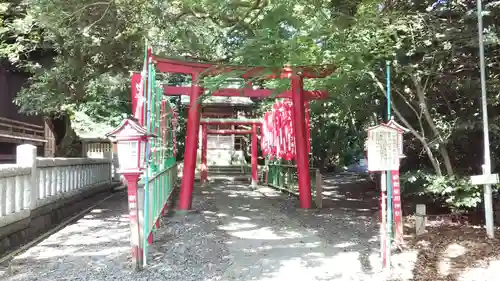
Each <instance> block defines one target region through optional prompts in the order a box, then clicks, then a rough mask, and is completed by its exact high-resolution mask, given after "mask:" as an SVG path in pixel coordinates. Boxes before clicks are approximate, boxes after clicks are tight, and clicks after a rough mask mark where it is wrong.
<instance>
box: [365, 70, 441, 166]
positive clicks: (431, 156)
mask: <svg viewBox="0 0 500 281" xmlns="http://www.w3.org/2000/svg"><path fill="white" fill-rule="evenodd" d="M368 74H369V75H370V77H371V78H372V80H373V82H374V83H375V85H376V86H377V87H378V88H379V89H380V91H381V92H382V93H383V94H384V96H387V94H386V92H385V89H384V85H382V83H381V82H380V81H379V80H378V79H377V77H376V76H375V73H373V72H369V73H368ZM392 109H393V110H394V113H396V115H397V116H398V118H399V119H400V120H401V122H403V125H405V126H406V127H407V128H408V129H409V130H410V132H411V133H412V135H414V136H415V138H417V139H418V140H419V141H420V143H421V144H422V146H423V147H424V150H425V152H426V154H427V157H429V161H430V162H431V164H432V167H433V168H434V171H435V172H436V175H438V176H442V174H443V173H442V171H441V166H440V163H439V161H438V159H437V158H436V157H435V156H434V153H433V152H432V149H431V148H430V146H429V143H427V140H426V139H425V137H424V136H422V135H421V134H420V133H419V132H418V131H417V130H416V129H415V128H413V127H412V126H411V124H410V123H409V122H408V121H407V120H406V119H405V118H404V117H403V115H402V114H401V112H399V110H398V109H397V107H396V106H395V105H394V104H393V105H392ZM427 113H428V111H427ZM429 117H430V114H429ZM431 121H432V118H431ZM432 124H434V123H432ZM434 128H435V126H434ZM448 160H449V157H448Z"/></svg>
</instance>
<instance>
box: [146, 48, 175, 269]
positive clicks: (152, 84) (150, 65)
mask: <svg viewBox="0 0 500 281" xmlns="http://www.w3.org/2000/svg"><path fill="white" fill-rule="evenodd" d="M145 60H146V61H145V63H146V65H147V79H145V82H146V84H147V87H144V89H145V96H146V102H145V104H144V109H145V110H144V120H145V124H144V125H145V127H146V129H147V132H148V134H150V135H153V136H154V137H152V138H151V140H150V142H149V144H148V147H147V149H146V170H145V172H144V175H143V178H142V180H143V183H144V198H143V200H144V201H143V219H142V225H141V226H142V235H143V254H144V256H143V261H144V265H146V264H147V257H148V248H149V245H150V244H151V243H152V242H153V237H154V233H155V232H156V231H157V229H158V227H159V222H160V218H161V216H162V215H163V213H164V211H165V208H166V206H167V202H168V200H169V197H170V195H171V194H172V191H173V190H174V187H175V184H176V181H177V164H176V162H175V151H174V147H175V145H174V134H175V128H174V127H173V121H174V119H173V118H174V116H173V113H174V111H173V105H172V104H170V101H169V100H168V99H167V98H166V97H165V96H164V95H163V88H162V85H161V81H157V80H156V69H155V65H154V62H153V61H147V57H146V58H145Z"/></svg>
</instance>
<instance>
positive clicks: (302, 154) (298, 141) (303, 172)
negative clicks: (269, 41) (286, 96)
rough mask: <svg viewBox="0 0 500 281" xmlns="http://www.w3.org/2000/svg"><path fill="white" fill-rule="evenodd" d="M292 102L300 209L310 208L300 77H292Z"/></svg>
mask: <svg viewBox="0 0 500 281" xmlns="http://www.w3.org/2000/svg"><path fill="white" fill-rule="evenodd" d="M291 80H292V91H293V95H292V100H293V119H292V123H293V126H294V128H293V131H294V134H295V145H296V147H295V150H296V155H295V161H296V163H297V173H298V181H299V199H300V208H302V209H309V208H311V200H312V196H311V177H310V175H309V157H308V153H307V140H306V122H305V107H304V96H303V95H302V89H303V80H302V77H300V76H294V77H292V79H291Z"/></svg>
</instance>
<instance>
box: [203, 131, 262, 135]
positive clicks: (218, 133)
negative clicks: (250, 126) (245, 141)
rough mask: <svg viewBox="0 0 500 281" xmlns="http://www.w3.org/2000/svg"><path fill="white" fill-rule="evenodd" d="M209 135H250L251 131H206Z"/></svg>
mask: <svg viewBox="0 0 500 281" xmlns="http://www.w3.org/2000/svg"><path fill="white" fill-rule="evenodd" d="M207 133H208V134H209V135H249V134H252V133H253V131H251V130H248V131H241V130H240V131H238V130H207Z"/></svg>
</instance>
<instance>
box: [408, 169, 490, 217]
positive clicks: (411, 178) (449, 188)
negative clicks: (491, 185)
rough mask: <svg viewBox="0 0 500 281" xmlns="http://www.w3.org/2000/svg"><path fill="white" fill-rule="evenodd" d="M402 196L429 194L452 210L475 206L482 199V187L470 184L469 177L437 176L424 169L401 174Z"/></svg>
mask: <svg viewBox="0 0 500 281" xmlns="http://www.w3.org/2000/svg"><path fill="white" fill-rule="evenodd" d="M401 189H402V190H401V192H402V195H403V196H407V195H420V196H429V197H431V198H432V199H434V200H436V201H441V202H443V203H444V204H445V205H446V207H449V208H450V209H452V210H454V211H458V210H467V209H471V208H475V207H477V206H478V204H479V203H480V202H481V201H482V192H481V191H482V187H481V186H474V185H471V184H470V181H469V177H463V176H437V175H434V174H430V173H428V172H425V171H417V172H407V173H405V174H404V175H402V176H401Z"/></svg>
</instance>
